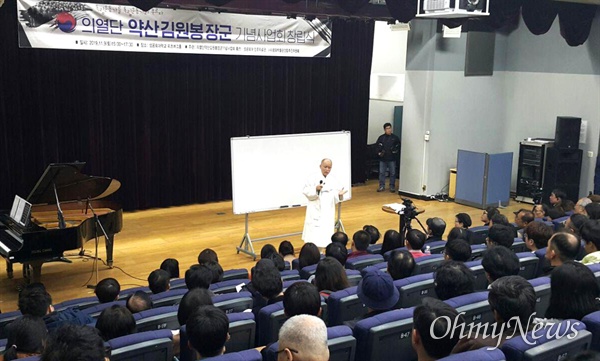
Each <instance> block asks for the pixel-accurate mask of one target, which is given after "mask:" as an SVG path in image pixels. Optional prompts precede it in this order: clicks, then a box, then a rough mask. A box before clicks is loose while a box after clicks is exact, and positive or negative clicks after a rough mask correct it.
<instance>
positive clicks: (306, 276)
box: [300, 264, 317, 280]
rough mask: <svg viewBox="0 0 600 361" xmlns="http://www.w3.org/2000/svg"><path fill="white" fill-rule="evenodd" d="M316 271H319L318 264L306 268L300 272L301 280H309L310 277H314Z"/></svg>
mask: <svg viewBox="0 0 600 361" xmlns="http://www.w3.org/2000/svg"><path fill="white" fill-rule="evenodd" d="M316 271H317V265H316V264H312V265H310V266H306V267H304V268H303V269H301V270H300V278H302V279H305V280H307V279H309V278H310V276H312V275H314V274H315V272H316Z"/></svg>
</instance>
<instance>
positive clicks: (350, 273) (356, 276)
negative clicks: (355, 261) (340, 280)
mask: <svg viewBox="0 0 600 361" xmlns="http://www.w3.org/2000/svg"><path fill="white" fill-rule="evenodd" d="M346 276H347V277H348V284H349V285H350V286H358V282H360V280H361V279H362V276H361V275H360V271H359V270H353V269H347V270H346Z"/></svg>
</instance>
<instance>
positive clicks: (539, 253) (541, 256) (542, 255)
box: [533, 247, 547, 277]
mask: <svg viewBox="0 0 600 361" xmlns="http://www.w3.org/2000/svg"><path fill="white" fill-rule="evenodd" d="M546 250H547V247H544V248H541V249H537V250H535V252H533V254H535V256H536V257H537V258H538V267H537V272H536V274H535V275H536V277H540V276H542V275H543V274H544V264H545V263H546V262H547V260H546Z"/></svg>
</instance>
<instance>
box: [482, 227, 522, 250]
mask: <svg viewBox="0 0 600 361" xmlns="http://www.w3.org/2000/svg"><path fill="white" fill-rule="evenodd" d="M514 241H515V228H514V227H513V226H506V225H503V224H494V225H492V226H491V227H490V231H489V233H488V236H487V239H486V240H485V243H486V244H487V247H488V248H492V247H494V246H504V247H506V248H510V247H512V245H513V242H514Z"/></svg>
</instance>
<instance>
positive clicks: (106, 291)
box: [94, 278, 121, 303]
mask: <svg viewBox="0 0 600 361" xmlns="http://www.w3.org/2000/svg"><path fill="white" fill-rule="evenodd" d="M119 292H121V285H119V282H118V281H117V280H116V279H114V278H105V279H103V280H102V281H100V282H98V284H97V285H96V289H95V290H94V293H95V294H96V297H98V301H100V303H108V302H112V301H116V300H117V298H119Z"/></svg>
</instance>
